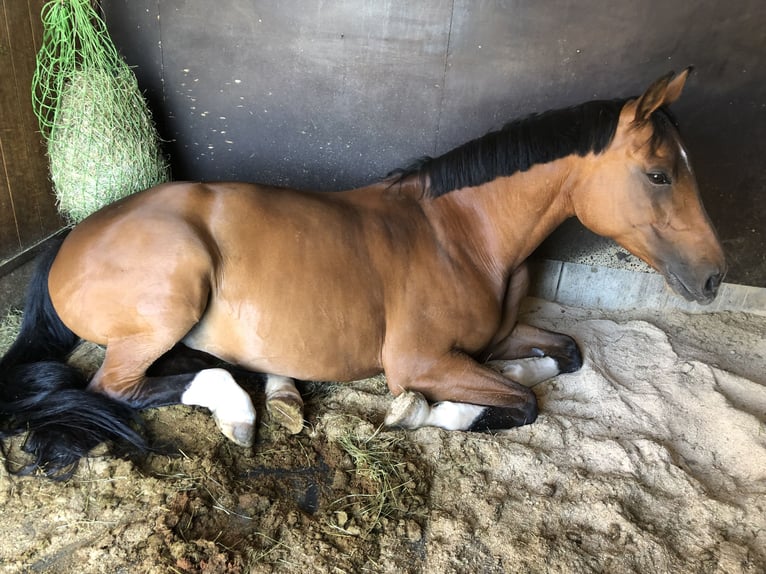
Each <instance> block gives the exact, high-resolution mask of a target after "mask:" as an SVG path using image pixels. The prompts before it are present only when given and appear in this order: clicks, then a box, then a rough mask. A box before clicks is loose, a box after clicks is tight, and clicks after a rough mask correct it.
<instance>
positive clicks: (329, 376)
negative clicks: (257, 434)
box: [184, 309, 382, 381]
mask: <svg viewBox="0 0 766 574" xmlns="http://www.w3.org/2000/svg"><path fill="white" fill-rule="evenodd" d="M293 311H294V309H293ZM279 315H283V316H282V317H280V316H279ZM380 333H381V334H379V333H378V330H377V329H375V328H374V321H373V322H367V323H366V324H364V325H362V326H359V325H353V324H349V323H348V322H347V321H345V320H343V319H341V318H336V320H335V321H324V322H316V321H313V322H312V321H311V320H306V317H303V320H297V319H296V317H295V316H294V315H292V314H291V313H289V312H287V313H283V314H280V313H279V312H272V313H270V314H269V316H263V315H260V316H257V317H256V316H253V315H250V316H247V317H242V316H241V314H240V316H239V317H233V316H232V315H230V314H227V313H220V312H216V311H215V310H210V311H209V312H208V313H206V314H205V317H203V320H202V321H200V323H199V324H198V325H197V326H196V327H195V328H194V329H193V330H192V331H191V332H190V333H189V334H188V335H187V336H186V337H185V339H184V343H185V344H186V345H188V346H190V347H192V348H194V349H198V350H201V351H205V352H207V353H210V354H212V355H215V356H217V357H219V358H221V359H223V360H225V361H228V362H231V363H234V364H237V365H240V366H242V367H245V368H247V369H249V370H252V371H256V372H262V373H271V374H278V375H283V376H287V377H293V378H296V379H302V380H332V381H350V380H355V379H360V378H364V377H368V376H372V375H374V374H377V373H379V372H381V371H382V365H381V358H380V355H381V351H380V350H381V347H382V330H380Z"/></svg>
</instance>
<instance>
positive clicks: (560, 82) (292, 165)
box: [103, 0, 766, 286]
mask: <svg viewBox="0 0 766 574" xmlns="http://www.w3.org/2000/svg"><path fill="white" fill-rule="evenodd" d="M103 4H104V8H105V11H106V13H107V18H108V22H109V27H110V31H111V33H112V36H113V37H114V39H115V41H116V43H117V44H118V46H119V47H120V48H121V50H122V51H123V54H124V55H125V57H126V59H127V60H128V62H129V63H131V64H133V65H136V66H137V75H138V76H139V82H140V83H141V84H142V86H143V87H144V88H145V89H146V90H147V94H148V96H149V99H150V102H151V104H152V106H153V108H154V110H155V112H156V114H157V119H158V122H159V123H160V127H161V131H162V134H163V136H164V137H165V138H167V139H169V140H170V142H169V144H168V150H169V152H170V153H171V156H172V161H173V165H174V174H175V176H176V177H178V178H185V179H245V180H255V181H264V182H268V183H277V184H283V185H293V186H298V187H311V188H318V189H322V190H335V189H341V188H344V187H348V186H355V185H361V184H363V183H365V182H368V181H370V180H372V179H374V178H376V177H379V176H381V175H384V174H385V173H386V172H388V171H389V170H390V169H392V168H395V167H398V166H401V165H403V164H406V163H407V162H409V161H410V160H411V159H413V158H415V157H418V156H421V155H424V154H431V155H433V154H437V153H440V152H442V151H445V150H447V149H449V148H451V147H453V146H454V145H457V144H459V143H462V142H463V141H466V140H467V139H470V138H472V137H475V136H479V135H481V134H483V133H485V132H486V131H487V130H489V129H492V128H496V127H499V126H500V125H501V124H503V123H504V122H505V121H507V120H509V119H512V118H514V117H517V116H518V115H521V114H526V113H529V112H533V111H544V110H546V109H550V108H554V107H560V106H563V105H570V104H575V103H579V102H582V101H585V100H589V99H593V98H611V97H616V96H630V95H634V94H637V93H639V92H640V91H641V90H642V89H643V88H645V87H646V86H647V85H648V83H649V82H651V81H652V80H653V79H655V78H656V77H657V76H659V75H661V74H662V73H664V72H666V71H668V70H680V69H681V68H683V67H685V66H687V65H689V64H694V65H695V66H696V69H697V72H696V74H695V75H694V76H693V77H692V79H691V80H690V82H689V84H688V85H687V90H686V93H685V94H684V97H683V98H682V100H681V101H680V102H679V103H678V104H677V106H676V112H677V115H678V116H679V118H680V120H681V124H682V132H683V134H684V139H685V141H686V143H687V145H688V147H689V150H690V155H691V158H692V162H693V164H694V166H695V168H696V170H697V173H698V179H699V182H700V186H701V190H702V194H703V197H704V199H705V202H706V205H707V207H708V211H709V212H710V215H711V217H712V219H713V220H714V222H715V224H716V226H717V228H718V229H719V231H720V234H721V236H722V239H723V241H724V244H725V246H726V249H727V253H728V254H729V258H730V261H731V267H732V268H731V272H730V276H729V280H733V281H736V282H742V283H746V284H751V285H761V286H766V193H764V190H765V189H766V168H765V167H764V164H763V161H762V158H763V157H765V156H766V137H765V136H766V133H765V132H766V68H764V66H762V64H761V63H760V60H761V59H762V58H763V57H764V56H766V3H764V2H762V1H760V0H736V1H731V2H726V3H723V2H676V3H670V2H666V1H664V0H647V1H643V2H635V1H632V0H620V1H617V2H610V3H604V2H596V1H595V0H588V1H578V2H574V1H572V0H546V1H545V2H522V1H515V2H514V1H506V2H502V1H491V0H454V2H442V1H438V0H423V1H420V2H411V1H407V0H388V1H381V2H370V1H362V0H339V1H325V2H307V1H301V0H285V1H280V2H266V1H252V2H243V1H241V0H219V1H217V2H215V3H213V2H209V1H207V0H159V1H158V0H104V2H103ZM601 246H603V242H602V241H600V240H598V239H597V238H594V236H592V235H591V234H589V233H586V232H584V230H583V229H582V228H581V227H579V226H578V225H574V224H567V225H565V226H564V227H563V228H562V229H561V230H560V231H559V232H558V233H557V234H556V235H555V236H554V237H553V239H552V240H551V241H549V242H548V243H546V245H545V246H544V248H543V250H542V251H541V253H543V254H545V255H547V256H551V257H555V258H563V259H573V258H574V259H576V258H577V257H578V256H579V255H581V254H582V253H583V252H585V253H587V252H588V251H591V250H594V249H600V247H601Z"/></svg>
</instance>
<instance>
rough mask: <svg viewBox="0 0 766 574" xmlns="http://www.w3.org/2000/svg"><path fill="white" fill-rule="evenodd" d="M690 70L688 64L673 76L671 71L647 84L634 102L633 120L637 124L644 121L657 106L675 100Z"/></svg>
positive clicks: (665, 104)
mask: <svg viewBox="0 0 766 574" xmlns="http://www.w3.org/2000/svg"><path fill="white" fill-rule="evenodd" d="M691 71H692V67H691V66H690V67H688V68H686V69H685V70H684V71H683V72H681V73H680V74H678V75H677V76H675V77H673V76H674V73H673V72H669V73H667V74H665V75H664V76H662V77H661V78H660V79H658V80H657V81H655V82H654V83H653V84H652V85H651V86H649V88H648V89H647V90H646V91H645V92H644V94H643V95H642V96H641V97H640V98H638V101H637V102H636V115H635V117H634V119H633V121H634V122H635V123H637V124H641V123H644V122H645V121H646V120H648V119H649V117H650V116H651V115H652V113H654V111H655V110H656V109H657V108H659V107H660V106H668V105H670V104H672V103H673V102H675V101H676V100H677V99H678V98H679V96H680V95H681V92H682V91H683V89H684V84H686V79H687V78H688V77H689V73H690V72H691Z"/></svg>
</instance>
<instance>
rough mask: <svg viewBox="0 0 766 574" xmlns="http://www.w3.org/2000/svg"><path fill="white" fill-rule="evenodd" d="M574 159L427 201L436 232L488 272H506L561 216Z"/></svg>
mask: <svg viewBox="0 0 766 574" xmlns="http://www.w3.org/2000/svg"><path fill="white" fill-rule="evenodd" d="M577 159H578V158H571V157H570V158H564V159H560V160H557V161H554V162H551V163H547V164H541V165H536V166H534V167H532V168H531V169H529V170H528V171H525V172H519V173H516V174H514V175H512V176H510V177H501V178H497V179H496V180H494V181H492V182H489V183H486V184H484V185H481V186H478V187H475V188H467V189H462V190H455V191H451V192H449V193H447V194H445V195H443V196H441V197H439V198H437V199H431V200H425V202H427V203H424V207H425V206H427V208H426V209H427V211H428V212H430V216H431V219H432V223H433V224H434V225H435V226H437V227H441V228H442V230H441V233H440V235H441V236H443V237H447V238H453V239H454V241H456V242H458V243H459V245H456V246H455V248H458V249H462V250H468V251H469V252H472V255H473V256H474V257H476V259H477V260H478V261H481V262H482V263H483V264H484V266H485V267H486V268H487V271H488V272H489V273H491V274H493V275H497V276H507V273H508V272H509V271H510V270H513V269H515V268H516V267H518V266H519V265H520V264H521V263H522V262H523V261H524V260H525V259H526V258H527V257H528V256H529V255H530V254H531V253H532V251H534V250H535V249H536V248H537V247H538V246H539V245H540V243H542V241H543V240H544V239H545V238H546V237H547V236H548V235H549V234H550V233H551V232H552V231H553V230H554V229H556V227H558V226H559V225H560V224H561V223H562V222H563V221H564V220H565V219H567V218H568V217H571V216H573V215H574V212H573V209H572V206H571V203H570V200H569V192H570V191H571V189H570V188H571V187H572V186H573V185H575V181H576V179H577V177H576V168H577V164H578V162H577Z"/></svg>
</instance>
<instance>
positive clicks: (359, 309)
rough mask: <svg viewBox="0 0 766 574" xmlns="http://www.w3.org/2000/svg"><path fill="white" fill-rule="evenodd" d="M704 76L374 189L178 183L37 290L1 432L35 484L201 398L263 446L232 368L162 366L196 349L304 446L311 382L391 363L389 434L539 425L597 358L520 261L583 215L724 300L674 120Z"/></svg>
mask: <svg viewBox="0 0 766 574" xmlns="http://www.w3.org/2000/svg"><path fill="white" fill-rule="evenodd" d="M688 73H689V70H685V71H684V72H682V73H681V74H679V75H677V76H674V75H673V74H669V75H666V76H664V77H662V78H660V79H659V80H657V81H656V82H654V83H653V84H652V85H651V86H650V87H649V88H648V89H647V90H646V92H644V93H643V94H642V95H641V96H640V97H638V98H630V99H626V100H612V101H593V102H588V103H585V104H582V105H578V106H575V107H571V108H567V109H562V110H557V111H550V112H546V113H543V114H539V115H533V116H530V117H526V118H523V119H521V120H518V121H515V122H512V123H509V124H508V125H506V126H505V127H504V128H502V129H500V130H499V131H495V132H492V133H489V134H487V135H485V136H484V137H481V138H479V139H476V140H474V141H470V142H468V143H466V144H464V145H462V146H460V147H458V148H456V149H454V150H452V151H450V152H448V153H446V154H444V155H442V156H440V157H437V158H435V159H427V160H424V161H422V162H420V163H419V164H418V165H416V166H414V167H412V168H409V169H405V170H401V171H398V172H396V173H394V174H392V175H391V176H389V177H387V178H386V179H384V180H382V181H379V182H377V183H374V184H372V185H369V186H367V187H364V188H360V189H353V190H349V191H345V192H340V193H332V194H329V193H328V194H323V193H315V192H309V191H297V190H292V189H278V188H274V187H269V186H263V185H251V184H247V183H169V184H164V185H160V186H157V187H155V188H152V189H149V190H146V191H143V192H140V193H137V194H135V195H133V196H130V197H128V198H125V199H123V200H121V201H118V202H117V203H114V204H112V205H109V206H107V207H105V208H103V209H102V210H100V211H98V212H97V213H95V214H93V215H92V216H90V217H89V218H87V219H86V220H85V221H83V222H82V223H80V224H79V225H78V226H77V227H75V228H74V229H73V230H72V231H71V233H69V235H68V236H67V237H66V238H65V239H64V241H63V243H61V245H60V246H59V247H58V248H57V249H56V250H54V251H52V252H51V253H50V254H49V255H48V256H47V257H46V258H44V260H43V261H42V263H41V266H40V269H39V271H38V274H37V276H36V277H35V278H34V279H33V282H32V286H31V288H30V293H29V298H28V303H27V307H26V311H25V317H24V322H23V326H22V329H21V333H20V335H19V337H18V339H17V341H16V342H15V344H14V345H13V347H12V348H11V349H10V350H9V351H8V353H7V354H6V356H5V357H4V358H3V359H2V362H0V412H2V417H3V419H2V427H1V428H2V434H3V436H9V435H12V434H15V433H20V432H25V431H28V432H29V435H28V439H27V442H26V445H27V450H29V451H30V452H31V453H32V454H33V458H34V462H33V463H32V464H31V465H30V466H29V467H27V468H26V469H25V471H30V470H34V469H36V468H39V469H41V470H42V471H43V472H44V473H46V474H47V475H49V476H51V477H66V476H67V475H68V474H69V473H71V472H72V470H73V468H74V466H75V465H76V463H77V461H78V460H79V458H80V457H82V456H84V455H86V454H87V453H88V451H89V450H90V449H91V448H92V447H93V446H95V445H96V444H99V443H100V442H103V441H107V442H111V443H123V444H128V445H131V446H133V447H136V448H146V445H145V443H144V439H143V438H142V436H141V435H140V434H139V433H138V432H137V431H136V430H135V429H134V428H133V426H132V421H133V420H134V418H135V412H136V410H138V409H144V408H147V407H156V406H161V405H169V404H177V403H183V404H187V405H200V406H203V407H207V408H208V409H210V411H211V412H212V414H213V416H214V417H215V420H216V422H217V424H218V426H219V428H220V430H221V431H222V432H223V433H224V434H225V435H226V436H227V437H228V438H230V439H231V440H232V441H234V442H235V443H237V444H239V445H243V446H249V445H251V444H252V441H253V434H254V428H255V410H254V408H253V405H252V402H251V399H250V397H249V396H248V394H247V393H246V392H245V391H244V390H243V389H242V388H241V387H240V386H239V385H238V384H237V382H236V381H235V380H234V378H233V377H232V375H231V374H230V373H229V372H228V371H226V370H223V369H216V368H212V369H211V368H205V369H202V370H199V371H190V372H183V373H180V374H179V373H176V374H159V375H158V374H154V373H152V372H151V371H150V370H149V369H150V367H151V366H152V365H153V364H154V363H155V362H156V361H157V360H158V359H160V358H161V357H163V356H164V355H165V354H166V353H167V352H168V351H169V350H170V349H172V348H173V347H174V346H176V345H177V344H178V343H181V344H183V345H185V346H186V347H189V348H191V349H195V350H199V351H204V352H205V353H209V354H210V355H213V356H215V357H217V358H219V359H222V360H224V361H227V362H229V363H232V364H234V365H237V366H239V367H241V368H244V369H247V370H250V371H254V372H259V373H264V374H266V378H267V382H266V397H267V410H268V411H269V413H270V414H271V416H272V417H274V418H276V419H277V420H279V421H280V422H281V423H282V424H283V425H284V426H285V427H286V428H287V429H288V430H289V431H290V432H293V433H295V432H299V431H300V429H301V428H302V426H303V412H302V409H303V402H302V400H301V396H300V393H299V392H298V390H297V389H296V387H295V384H294V383H293V380H294V379H302V380H334V381H349V380H355V379H359V378H363V377H367V376H371V375H373V374H375V373H379V372H381V371H383V372H385V374H386V379H387V381H388V386H389V388H390V390H391V393H392V394H393V396H394V397H395V399H394V401H393V403H392V404H391V407H390V410H389V412H388V413H387V415H386V419H385V421H386V424H388V425H390V426H396V427H404V428H417V427H420V426H423V425H434V426H438V427H442V428H445V429H462V430H474V431H484V430H493V429H505V428H510V427H515V426H519V425H525V424H530V423H532V422H534V421H535V419H536V417H537V402H536V399H535V395H534V393H533V392H532V391H531V390H530V389H529V388H528V386H529V385H532V384H534V383H536V382H539V381H541V380H544V379H547V378H549V377H552V376H555V375H556V374H558V373H562V372H571V371H575V370H577V369H578V368H579V367H580V365H581V363H582V359H581V355H580V351H579V350H578V347H577V344H576V343H575V342H574V341H573V340H572V339H571V338H570V337H568V336H566V335H562V334H556V333H552V332H549V331H544V330H542V329H538V328H535V327H532V326H529V325H525V324H521V323H518V321H517V317H518V312H519V304H520V302H521V300H522V298H523V297H524V295H525V292H526V289H527V285H528V273H527V270H526V267H525V264H524V261H525V259H526V258H527V257H528V256H529V255H530V253H531V252H532V251H533V250H534V249H535V248H536V247H537V246H538V245H539V244H540V243H541V242H542V241H543V239H544V238H545V237H546V236H548V235H549V234H550V233H551V232H552V231H553V230H554V229H555V228H556V227H557V226H558V225H559V224H560V223H561V222H563V221H564V220H565V219H567V218H569V217H573V216H576V217H577V218H579V220H580V221H581V222H582V223H583V224H584V225H585V226H586V227H587V228H589V229H590V230H592V231H593V232H595V233H598V234H600V235H603V236H607V237H610V238H613V239H614V240H615V241H617V242H618V243H619V244H620V245H622V246H623V247H625V248H626V249H627V250H629V251H630V252H631V253H633V254H635V255H636V256H638V257H640V258H641V259H643V260H644V261H646V262H647V263H649V264H650V265H652V266H653V267H654V268H656V269H657V270H658V271H659V272H660V273H662V274H663V275H664V276H665V278H666V279H667V281H668V283H669V284H670V285H671V286H672V287H673V288H674V289H675V290H676V291H677V292H678V293H680V294H681V295H683V296H684V297H686V298H687V299H690V300H695V301H699V302H701V303H707V302H710V301H711V300H712V299H713V298H714V297H715V295H716V292H717V290H718V286H719V284H720V282H721V280H722V278H723V276H724V272H725V261H724V256H723V252H722V249H721V246H720V244H719V241H718V239H717V237H716V234H715V231H714V230H713V228H712V226H711V224H710V221H709V219H708V217H707V215H706V214H705V211H704V209H703V207H702V204H701V203H700V198H699V195H698V190H697V183H696V181H695V178H694V175H693V173H692V170H691V167H690V164H689V160H688V158H687V154H686V151H685V148H684V145H683V143H682V141H681V138H680V135H679V132H678V130H677V126H676V123H675V120H674V119H673V117H672V116H671V114H670V113H669V111H668V109H667V106H668V105H669V104H671V103H672V102H673V101H675V100H676V99H677V98H678V97H679V95H680V94H681V91H682V89H683V86H684V84H685V82H686V79H687V76H688ZM81 339H84V340H88V341H92V342H94V343H97V344H100V345H104V346H105V347H106V353H105V358H104V361H103V364H102V365H101V367H100V368H99V369H98V371H97V372H96V374H95V375H94V376H93V377H92V379H91V380H90V381H87V380H85V377H84V375H83V374H82V373H81V372H79V371H78V370H77V369H75V368H74V367H72V366H70V365H68V364H67V363H66V358H67V356H68V354H69V353H70V352H71V351H72V349H73V348H74V346H75V345H76V344H77V343H78V341H79V340H81ZM148 371H149V372H148Z"/></svg>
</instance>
